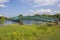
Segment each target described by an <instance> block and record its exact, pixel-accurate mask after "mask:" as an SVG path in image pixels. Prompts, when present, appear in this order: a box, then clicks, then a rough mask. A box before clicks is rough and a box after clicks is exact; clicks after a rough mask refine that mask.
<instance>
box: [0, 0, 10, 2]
mask: <svg viewBox="0 0 60 40" xmlns="http://www.w3.org/2000/svg"><path fill="white" fill-rule="evenodd" d="M5 2H9V0H0V3H5Z"/></svg>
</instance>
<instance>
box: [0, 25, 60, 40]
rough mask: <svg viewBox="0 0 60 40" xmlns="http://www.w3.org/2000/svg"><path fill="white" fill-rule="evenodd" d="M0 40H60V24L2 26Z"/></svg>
mask: <svg viewBox="0 0 60 40" xmlns="http://www.w3.org/2000/svg"><path fill="white" fill-rule="evenodd" d="M0 40H60V25H55V26H47V25H35V24H32V25H18V24H10V25H6V26H1V27H0Z"/></svg>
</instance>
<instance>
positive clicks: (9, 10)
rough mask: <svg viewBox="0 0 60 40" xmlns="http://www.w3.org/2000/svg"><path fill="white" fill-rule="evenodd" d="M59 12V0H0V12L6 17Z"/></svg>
mask: <svg viewBox="0 0 60 40" xmlns="http://www.w3.org/2000/svg"><path fill="white" fill-rule="evenodd" d="M36 13H38V14H44V13H45V14H56V13H60V0H0V14H3V15H5V16H7V17H13V16H17V15H19V14H23V15H33V14H36Z"/></svg>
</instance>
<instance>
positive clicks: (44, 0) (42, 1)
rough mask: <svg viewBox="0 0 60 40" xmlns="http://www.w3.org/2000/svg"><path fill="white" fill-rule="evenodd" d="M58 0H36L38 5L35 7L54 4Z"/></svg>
mask: <svg viewBox="0 0 60 40" xmlns="http://www.w3.org/2000/svg"><path fill="white" fill-rule="evenodd" d="M57 2H58V0H34V3H36V5H34V6H33V7H38V6H46V5H53V4H55V3H57Z"/></svg>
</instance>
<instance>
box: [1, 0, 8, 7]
mask: <svg viewBox="0 0 60 40" xmlns="http://www.w3.org/2000/svg"><path fill="white" fill-rule="evenodd" d="M6 2H9V0H0V7H7V6H6V5H4V3H6Z"/></svg>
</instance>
